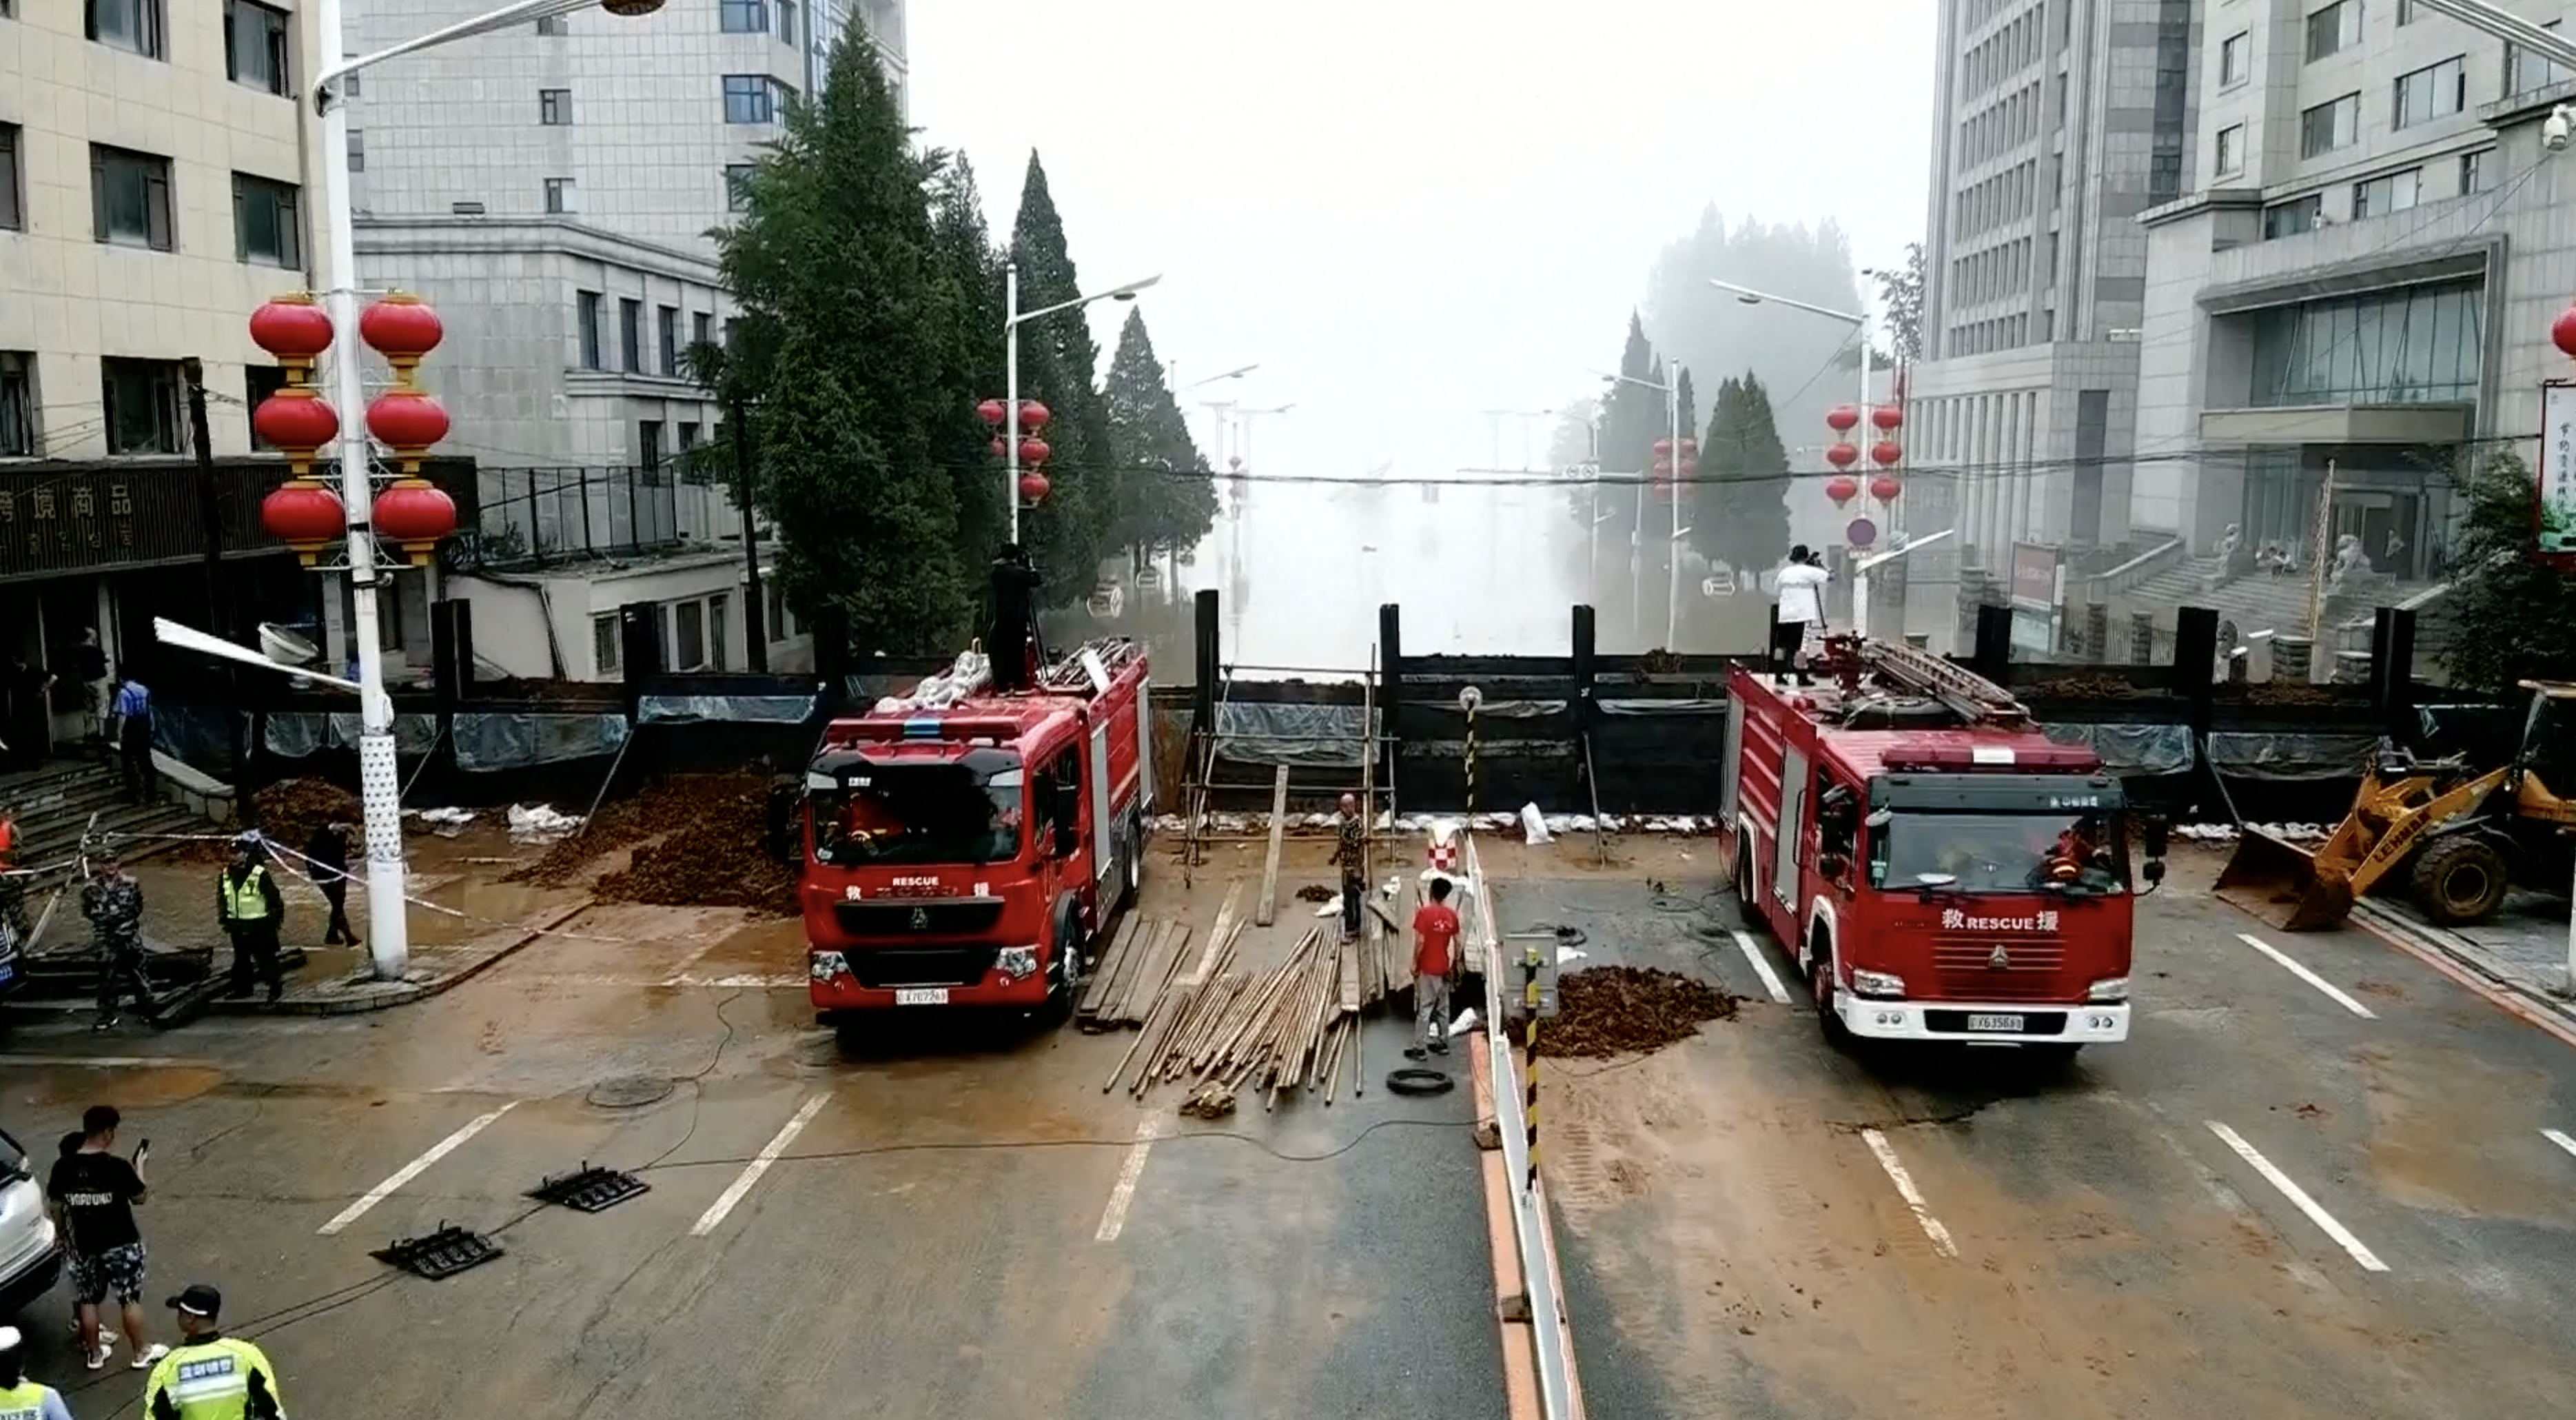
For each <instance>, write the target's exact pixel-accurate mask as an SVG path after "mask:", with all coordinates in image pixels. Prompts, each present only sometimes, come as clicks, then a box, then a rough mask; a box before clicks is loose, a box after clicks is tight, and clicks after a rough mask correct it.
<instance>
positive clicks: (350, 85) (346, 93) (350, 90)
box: [340, 74, 365, 99]
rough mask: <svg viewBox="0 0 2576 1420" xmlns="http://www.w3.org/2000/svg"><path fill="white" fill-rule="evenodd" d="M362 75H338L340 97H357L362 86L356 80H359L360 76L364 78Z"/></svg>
mask: <svg viewBox="0 0 2576 1420" xmlns="http://www.w3.org/2000/svg"><path fill="white" fill-rule="evenodd" d="M364 77H365V76H364V75H360V74H343V75H341V76H340V97H342V98H344V99H354V98H356V97H358V94H359V91H360V89H361V87H362V86H361V85H360V84H359V82H358V81H359V80H360V79H361V78H364Z"/></svg>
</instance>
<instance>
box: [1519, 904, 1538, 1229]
mask: <svg viewBox="0 0 2576 1420" xmlns="http://www.w3.org/2000/svg"><path fill="white" fill-rule="evenodd" d="M1539 951H1540V947H1539V945H1538V944H1537V943H1535V942H1533V943H1531V944H1530V946H1529V950H1527V951H1526V952H1524V953H1522V955H1521V1009H1522V1010H1523V1011H1524V1012H1526V1013H1527V1014H1526V1016H1525V1029H1524V1030H1523V1032H1522V1036H1521V1039H1522V1041H1523V1042H1524V1043H1525V1044H1526V1047H1527V1053H1528V1057H1529V1058H1528V1059H1527V1060H1526V1061H1525V1062H1523V1064H1522V1066H1521V1075H1522V1077H1523V1078H1524V1079H1525V1080H1527V1081H1528V1083H1527V1084H1526V1085H1525V1086H1523V1088H1522V1094H1521V1126H1522V1130H1523V1132H1524V1134H1525V1135H1526V1136H1527V1141H1528V1153H1529V1180H1528V1182H1527V1184H1526V1185H1524V1186H1525V1187H1527V1188H1529V1189H1530V1190H1531V1191H1532V1192H1536V1191H1537V1189H1538V997H1539V992H1538V968H1539V955H1538V954H1539Z"/></svg>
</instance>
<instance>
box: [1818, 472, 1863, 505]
mask: <svg viewBox="0 0 2576 1420" xmlns="http://www.w3.org/2000/svg"><path fill="white" fill-rule="evenodd" d="M1825 496H1826V497H1828V498H1831V499H1832V500H1834V506H1835V507H1837V508H1839V507H1841V506H1842V505H1844V504H1845V503H1848V502H1850V501H1851V500H1852V499H1854V498H1857V497H1859V496H1860V480H1859V479H1857V478H1829V479H1826V480H1825Z"/></svg>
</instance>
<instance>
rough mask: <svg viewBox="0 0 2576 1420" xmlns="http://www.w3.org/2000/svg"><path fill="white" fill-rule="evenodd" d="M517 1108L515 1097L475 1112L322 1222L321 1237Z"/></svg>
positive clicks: (352, 1220)
mask: <svg viewBox="0 0 2576 1420" xmlns="http://www.w3.org/2000/svg"><path fill="white" fill-rule="evenodd" d="M518 1107H519V1102H518V1101H517V1100H512V1101H510V1102H509V1103H508V1104H505V1105H503V1106H501V1107H500V1108H499V1109H496V1110H492V1111H490V1112H489V1113H486V1114H478V1115H476V1116H475V1117H474V1118H472V1119H470V1120H467V1121H466V1122H465V1124H464V1126H463V1127H462V1128H460V1129H458V1130H457V1131H456V1132H455V1133H453V1134H450V1135H448V1136H447V1137H446V1138H444V1139H441V1140H439V1141H438V1142H437V1143H435V1144H432V1145H430V1146H429V1149H428V1151H427V1152H425V1153H423V1154H422V1155H421V1156H420V1157H419V1158H416V1159H414V1160H412V1161H411V1162H410V1163H407V1164H405V1165H403V1166H402V1167H401V1168H399V1169H396V1170H394V1174H393V1177H391V1178H388V1179H386V1180H385V1181H384V1182H382V1183H380V1184H377V1185H376V1186H375V1187H373V1188H371V1189H368V1190H367V1191H366V1194H365V1195H364V1196H363V1197H361V1198H359V1199H358V1201H357V1202H355V1203H352V1204H350V1205H349V1206H348V1207H346V1208H343V1209H341V1210H340V1212H339V1214H338V1215H337V1216H335V1217H333V1218H332V1219H331V1221H330V1222H327V1223H324V1224H323V1225H322V1236H324V1237H326V1238H327V1237H329V1236H331V1235H332V1234H334V1233H337V1232H338V1231H340V1230H341V1229H342V1228H345V1227H347V1226H349V1225H350V1224H351V1223H354V1222H356V1221H358V1220H359V1219H360V1218H363V1217H365V1216H366V1215H367V1210H368V1209H370V1208H373V1207H375V1206H376V1205H377V1204H379V1203H382V1202H384V1201H385V1200H386V1199H387V1198H390V1197H392V1196H393V1193H394V1190H396V1189H398V1188H400V1187H402V1186H403V1185H404V1184H406V1183H409V1182H411V1181H412V1180H413V1179H416V1178H418V1177H420V1176H421V1175H422V1174H423V1173H425V1172H427V1171H428V1169H429V1166H430V1165H431V1164H434V1163H437V1162H438V1161H439V1160H441V1159H443V1158H446V1157H447V1156H448V1155H450V1154H452V1153H455V1152H456V1150H457V1148H458V1147H459V1146H461V1145H463V1144H464V1143H465V1141H466V1140H468V1139H471V1138H473V1137H474V1136H475V1135H477V1134H480V1133H482V1132H483V1131H484V1130H486V1129H489V1128H491V1127H492V1121H494V1120H496V1119H499V1118H500V1117H501V1116H502V1115H505V1114H508V1113H509V1112H510V1111H511V1110H514V1109H517V1108H518Z"/></svg>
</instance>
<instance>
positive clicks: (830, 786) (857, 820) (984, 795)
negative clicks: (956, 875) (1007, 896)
mask: <svg viewBox="0 0 2576 1420" xmlns="http://www.w3.org/2000/svg"><path fill="white" fill-rule="evenodd" d="M1025 778H1026V776H1025V773H1024V772H1023V771H1022V770H1020V769H1018V768H1016V767H1014V768H1010V769H999V770H982V769H976V768H972V767H970V766H967V765H964V764H957V763H953V762H951V763H924V764H894V765H886V764H864V765H858V766H853V767H851V768H848V769H845V770H843V771H842V772H841V773H839V774H837V775H834V774H819V773H818V774H812V775H809V776H807V780H806V805H807V807H808V808H809V809H811V810H812V813H813V822H814V861H816V862H818V863H828V864H831V865H833V866H835V867H843V868H849V867H858V866H861V865H866V864H885V863H998V862H1004V861H1007V860H1009V859H1012V858H1016V857H1018V856H1019V853H1020V824H1021V820H1022V818H1023V813H1022V809H1021V803H1022V797H1023V789H1022V786H1023V782H1024V780H1025Z"/></svg>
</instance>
